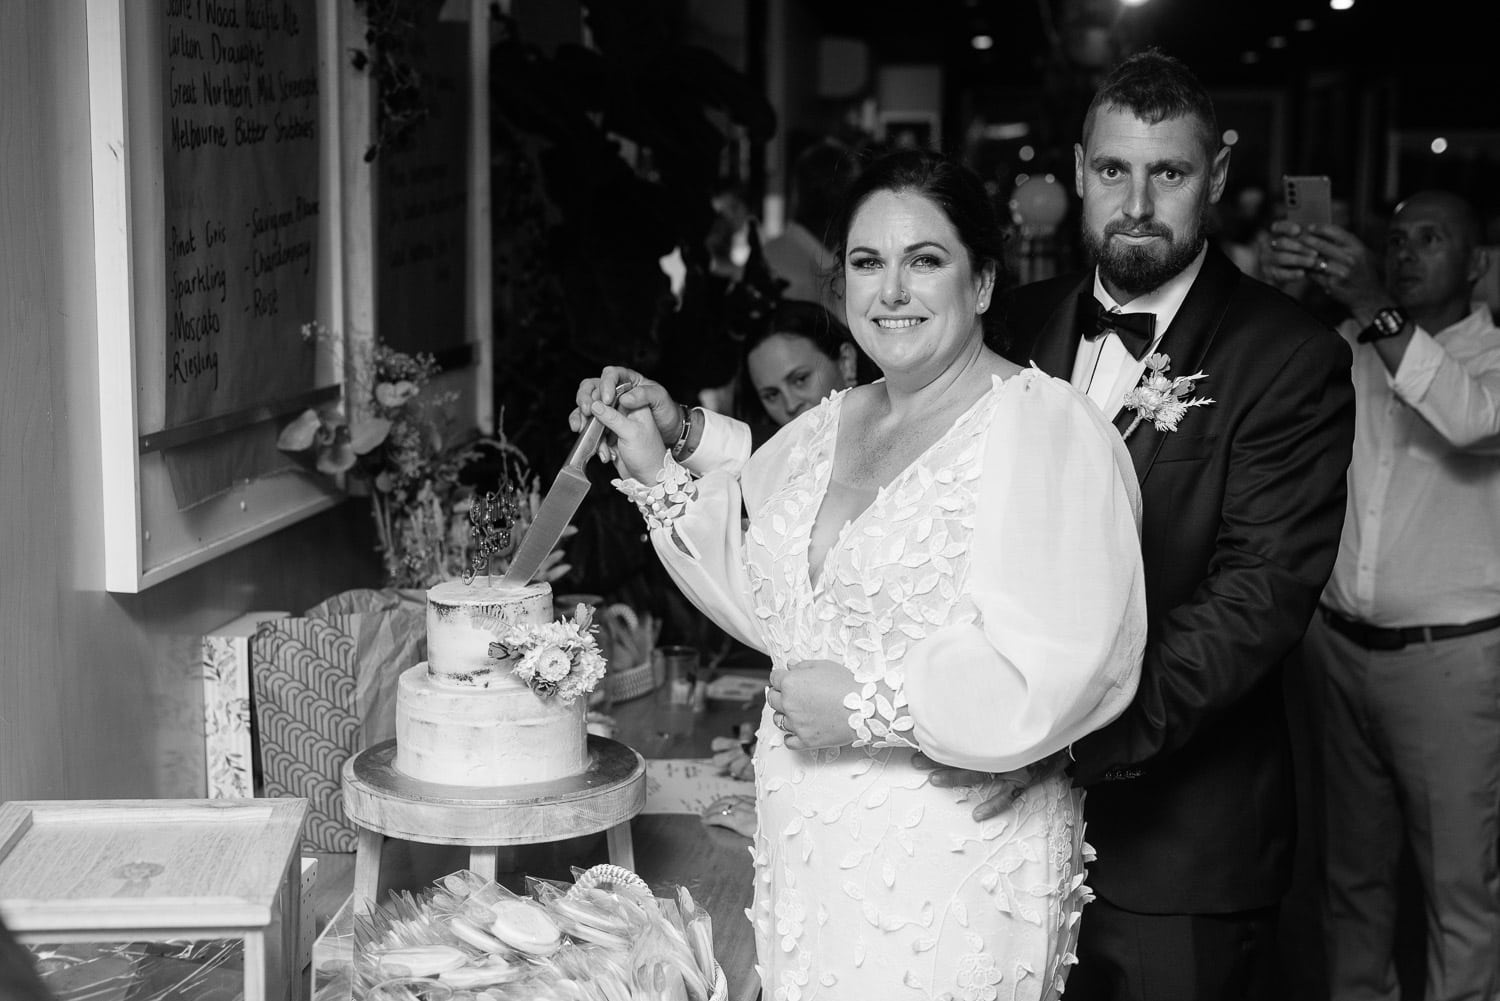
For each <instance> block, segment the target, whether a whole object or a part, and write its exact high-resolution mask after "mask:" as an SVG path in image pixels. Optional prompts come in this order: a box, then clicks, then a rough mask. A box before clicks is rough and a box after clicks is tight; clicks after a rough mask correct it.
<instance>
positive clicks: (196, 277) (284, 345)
mask: <svg viewBox="0 0 1500 1001" xmlns="http://www.w3.org/2000/svg"><path fill="white" fill-rule="evenodd" d="M162 3H163V11H162V15H163V16H162V18H161V31H162V33H163V34H162V40H161V44H162V49H161V52H162V59H161V74H162V79H161V86H162V91H161V93H162V114H161V123H162V124H161V128H162V140H161V149H162V182H163V187H162V190H163V202H164V213H165V219H164V230H163V237H164V246H163V247H162V252H163V253H164V254H165V276H166V307H165V317H164V319H165V323H166V331H165V338H166V351H165V354H164V363H165V383H164V389H165V394H166V399H165V422H166V428H167V429H171V428H175V427H180V426H182V425H185V424H190V423H192V422H201V421H203V420H204V419H205V418H211V417H217V416H221V415H225V414H231V413H236V412H242V411H245V410H246V409H247V408H253V407H255V406H256V405H258V404H265V403H267V402H269V401H271V400H274V399H281V398H285V397H287V396H289V395H292V394H296V393H298V392H299V391H306V390H308V389H310V388H311V387H312V380H313V363H314V352H315V351H316V350H317V345H316V344H314V343H309V342H308V341H307V340H306V339H305V338H304V336H303V330H302V328H303V326H304V325H305V324H307V323H308V322H309V321H310V320H312V319H313V318H314V315H315V312H314V311H315V309H316V308H317V288H318V275H317V267H316V265H317V260H318V235H319V231H320V223H319V216H320V213H321V211H322V206H321V205H320V204H319V131H320V87H321V86H322V84H321V82H320V78H319V72H318V57H319V49H318V38H317V11H316V9H315V4H314V0H162ZM166 460H167V467H168V470H169V472H170V474H171V479H172V486H173V490H174V492H175V494H176V497H177V503H178V506H179V507H189V506H191V505H193V504H196V503H199V502H201V501H202V500H204V499H205V498H208V497H212V496H215V495H216V494H219V493H221V492H222V491H224V490H225V489H227V488H228V487H229V486H230V485H231V484H232V483H234V482H237V481H238V482H243V481H245V480H247V479H253V478H256V477H259V476H263V475H265V474H267V473H270V472H273V471H275V470H277V469H281V468H284V467H285V466H286V465H287V464H288V460H287V457H286V456H285V455H283V454H281V453H280V452H279V451H278V450H277V449H276V447H275V428H274V426H269V427H268V426H264V425H262V426H260V427H250V428H243V429H233V430H228V431H225V432H223V433H220V434H217V435H215V436H214V438H213V439H212V440H207V441H201V440H200V441H197V442H195V443H192V444H187V445H182V446H179V447H176V448H173V449H170V450H168V451H167V453H166Z"/></svg>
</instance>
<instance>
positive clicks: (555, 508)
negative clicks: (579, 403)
mask: <svg viewBox="0 0 1500 1001" xmlns="http://www.w3.org/2000/svg"><path fill="white" fill-rule="evenodd" d="M632 388H634V383H628V382H627V383H621V384H620V385H618V386H616V387H615V399H616V400H618V399H619V398H620V394H621V393H624V392H626V391H627V390H630V389H632ZM603 437H604V425H603V424H601V423H600V422H599V418H597V417H590V418H589V420H588V423H587V424H585V425H584V426H583V431H582V432H581V433H580V434H579V435H578V441H577V443H576V444H574V446H573V450H572V451H571V452H569V453H568V461H567V462H565V463H563V467H562V469H561V471H559V472H558V474H557V478H556V479H555V480H553V481H552V486H551V487H550V488H548V490H547V496H546V497H543V498H542V506H541V507H539V508H538V509H537V512H536V517H535V518H534V519H532V522H531V527H530V528H528V529H527V530H526V535H525V536H524V537H523V538H522V539H521V544H520V545H519V546H517V547H516V555H515V557H514V558H513V559H512V560H511V561H510V568H509V569H508V570H506V571H505V576H504V577H502V578H501V583H502V584H504V585H506V586H510V587H525V586H526V585H527V584H530V583H531V579H532V578H533V577H535V576H536V573H537V571H538V570H540V569H541V567H542V561H543V560H545V559H546V558H547V554H548V553H550V552H552V550H554V549H556V548H557V543H558V540H559V539H561V538H562V534H563V530H564V529H566V528H567V527H568V522H570V521H572V520H573V515H575V514H577V513H578V505H579V504H581V503H582V502H583V498H584V495H585V494H587V493H588V492H589V477H588V472H587V470H586V469H585V468H584V467H585V466H587V465H588V461H589V459H590V458H591V457H592V456H593V455H594V453H595V452H597V451H599V441H600V439H602V438H603Z"/></svg>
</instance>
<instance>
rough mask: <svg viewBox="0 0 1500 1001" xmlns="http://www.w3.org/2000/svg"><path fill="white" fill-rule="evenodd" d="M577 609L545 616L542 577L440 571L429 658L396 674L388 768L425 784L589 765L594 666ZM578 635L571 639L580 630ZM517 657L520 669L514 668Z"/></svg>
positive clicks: (433, 595)
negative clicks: (522, 579) (560, 617)
mask: <svg viewBox="0 0 1500 1001" xmlns="http://www.w3.org/2000/svg"><path fill="white" fill-rule="evenodd" d="M587 628H588V622H587V618H586V616H584V617H583V618H582V620H581V621H578V622H572V623H570V622H567V621H564V622H553V613H552V588H551V586H550V585H548V584H546V583H545V582H539V583H534V584H530V585H528V586H526V587H524V588H519V589H518V588H511V587H501V586H500V584H499V580H498V578H495V579H491V578H489V577H484V576H481V577H477V578H475V580H474V581H473V583H465V582H463V581H461V580H450V581H444V582H443V583H441V584H438V585H437V586H435V587H433V588H431V589H429V590H428V592H427V660H426V661H425V662H423V663H420V664H418V665H416V666H415V667H412V668H409V669H407V670H406V671H405V672H403V673H402V675H401V680H400V686H399V688H398V691H397V697H396V759H395V767H396V770H397V771H400V772H402V773H403V774H406V775H409V776H411V777H412V778H415V779H420V780H422V781H424V782H435V783H441V784H443V785H462V786H509V785H523V784H528V783H534V782H546V781H550V780H553V779H560V778H566V777H568V776H571V775H577V774H579V773H581V772H583V771H584V770H585V769H587V768H588V764H589V755H588V747H587V735H586V733H585V730H584V712H585V708H586V705H587V702H588V699H587V694H586V693H587V691H588V689H590V688H592V687H593V682H594V681H597V678H594V679H593V680H592V681H591V680H590V678H589V676H590V675H591V674H592V673H594V672H595V671H597V673H598V674H601V675H602V673H603V666H602V661H600V662H599V663H598V664H597V665H595V664H593V663H592V662H591V661H589V659H588V658H590V657H592V658H594V659H597V652H594V653H592V654H590V653H589V652H588V651H586V650H585V651H583V653H582V659H583V661H584V662H583V663H582V664H580V644H581V643H586V644H587V645H588V646H589V647H592V643H593V641H592V638H591V637H589V636H588V635H587ZM580 638H581V639H580ZM518 667H520V668H521V671H520V673H517V671H516V669H517V668H518Z"/></svg>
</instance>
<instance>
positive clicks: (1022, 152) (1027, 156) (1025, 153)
mask: <svg viewBox="0 0 1500 1001" xmlns="http://www.w3.org/2000/svg"><path fill="white" fill-rule="evenodd" d="M1016 156H1017V157H1019V158H1020V160H1021V162H1022V163H1030V162H1031V161H1032V160H1033V159H1035V158H1036V150H1035V149H1033V148H1032V147H1030V146H1022V147H1021V148H1020V149H1018V150H1016Z"/></svg>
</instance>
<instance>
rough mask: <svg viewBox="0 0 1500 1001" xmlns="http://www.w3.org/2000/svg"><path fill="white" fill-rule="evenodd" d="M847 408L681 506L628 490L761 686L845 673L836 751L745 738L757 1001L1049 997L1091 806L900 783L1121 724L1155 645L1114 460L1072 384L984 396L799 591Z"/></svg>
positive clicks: (1078, 901) (763, 730)
mask: <svg viewBox="0 0 1500 1001" xmlns="http://www.w3.org/2000/svg"><path fill="white" fill-rule="evenodd" d="M842 403H843V396H842V395H840V396H835V397H833V398H831V399H830V400H828V401H825V402H824V404H823V405H822V406H821V407H819V408H818V409H816V410H815V411H813V412H811V413H809V414H807V415H804V416H803V417H802V418H799V419H798V420H797V421H795V422H793V423H792V424H791V425H789V426H787V427H786V428H784V429H782V431H781V432H780V433H779V434H778V435H777V436H776V437H775V438H774V439H773V440H772V441H770V442H768V443H767V444H766V445H765V446H763V447H762V448H761V449H760V450H759V451H757V452H756V454H755V455H754V456H753V457H751V458H750V460H749V461H748V463H746V464H745V466H744V469H743V472H741V473H739V475H738V476H736V475H735V473H734V470H733V469H730V470H725V469H718V470H714V471H710V472H708V473H707V474H705V475H704V476H703V477H702V478H701V479H698V480H696V481H694V482H693V483H692V484H687V483H686V482H685V477H686V474H685V473H683V472H682V471H681V469H680V468H679V467H675V465H674V464H669V468H668V470H667V471H666V472H665V473H664V476H663V482H662V483H659V484H657V485H656V489H655V490H654V492H652V495H651V496H650V497H647V496H646V488H644V487H643V486H641V485H640V484H637V483H635V482H634V481H626V483H625V484H623V485H622V489H625V490H626V492H627V493H632V492H633V493H634V494H635V495H636V496H637V499H638V501H642V502H644V503H643V510H646V509H647V508H650V511H649V512H648V520H649V521H650V522H651V523H652V527H653V532H652V536H653V540H654V542H655V545H656V548H657V550H658V552H659V553H660V555H661V557H662V559H663V560H664V562H665V563H666V565H667V566H668V568H669V569H670V571H671V572H672V574H673V576H674V577H675V578H676V579H677V581H678V582H679V584H680V585H681V586H682V588H683V590H684V592H685V593H686V594H687V595H688V596H689V597H690V598H691V599H692V600H693V601H694V602H695V603H696V604H697V605H698V607H700V608H701V609H702V610H703V611H704V612H705V613H706V614H708V615H709V616H710V617H712V618H714V619H715V620H716V621H718V622H719V623H720V624H722V625H723V626H724V627H725V628H726V629H728V630H730V631H731V632H733V633H735V634H737V635H738V636H740V637H741V638H742V639H744V640H745V641H746V642H748V643H751V644H753V645H755V646H757V647H759V648H761V649H764V650H765V651H767V652H768V653H769V655H770V656H771V658H772V661H773V663H775V664H777V665H790V666H795V665H796V664H798V663H799V662H801V661H804V660H810V659H831V660H835V661H839V662H842V663H843V664H845V665H846V666H847V667H848V669H849V672H850V675H851V688H854V689H855V691H856V694H855V695H853V696H851V700H850V702H849V703H847V704H848V705H850V709H851V714H850V722H851V732H850V737H851V740H853V741H854V743H853V744H851V745H847V746H843V747H834V748H827V749H823V750H817V751H804V752H798V751H793V750H790V749H788V748H787V747H786V746H785V745H784V742H783V734H782V733H781V731H780V730H778V729H777V728H776V727H775V726H773V725H772V723H771V714H770V712H769V710H767V712H766V713H765V714H764V715H763V716H762V719H761V724H760V730H759V742H758V744H757V745H756V757H755V773H756V775H755V782H756V794H757V801H758V811H759V830H758V831H757V833H756V837H755V843H754V846H753V848H752V854H753V856H754V860H755V869H756V885H755V899H754V906H753V908H752V909H751V911H750V912H749V916H750V918H751V920H752V922H753V923H754V927H755V933H756V940H757V949H758V955H759V972H760V974H761V977H762V981H763V984H764V995H763V996H764V997H765V998H766V999H767V1001H771V999H775V1001H799V999H808V1001H810V999H818V998H840V999H850V1001H856V999H875V998H878V999H882V1001H888V999H899V998H949V997H952V998H962V999H993V998H1005V999H1011V998H1026V999H1036V998H1045V997H1051V996H1054V994H1055V993H1056V991H1057V989H1058V987H1059V985H1060V983H1061V978H1062V976H1063V975H1064V971H1065V964H1066V962H1067V961H1071V958H1072V957H1071V956H1070V955H1068V950H1069V949H1070V947H1071V942H1072V941H1073V937H1074V934H1075V931H1074V924H1075V922H1076V921H1077V920H1078V912H1079V909H1080V907H1081V906H1082V902H1083V898H1084V894H1085V893H1086V887H1084V886H1083V885H1082V883H1083V879H1084V872H1083V869H1082V850H1083V824H1082V820H1081V817H1080V813H1079V810H1080V804H1081V794H1080V793H1077V792H1074V791H1073V790H1072V789H1071V788H1070V786H1069V784H1068V782H1067V780H1066V779H1065V778H1062V777H1059V778H1054V779H1051V780H1048V781H1045V782H1042V783H1040V784H1038V785H1035V786H1033V787H1032V788H1031V789H1029V790H1028V791H1027V792H1026V793H1025V794H1024V795H1023V796H1021V797H1020V798H1019V799H1018V800H1016V802H1015V804H1014V806H1013V807H1012V808H1011V809H1010V810H1008V811H1007V812H1005V813H1003V814H1002V815H1000V816H999V817H997V818H996V819H994V820H992V821H989V822H988V823H985V824H979V823H976V822H975V821H974V820H973V818H972V816H971V810H972V808H973V806H974V805H975V803H976V802H977V801H978V797H977V796H976V795H975V794H973V793H968V794H965V793H964V792H963V791H960V790H952V789H941V788H937V787H934V786H932V785H930V784H929V782H928V778H927V775H928V773H926V772H924V771H919V770H917V769H915V768H913V767H912V766H911V764H910V761H911V757H912V754H913V750H914V749H915V748H920V749H921V750H923V751H925V752H926V753H927V754H928V755H929V756H930V757H933V758H936V759H938V760H942V761H946V762H948V763H951V764H957V765H963V766H966V767H973V768H977V769H981V770H985V771H999V770H1008V769H1011V768H1015V767H1019V766H1021V765H1024V764H1027V763H1030V762H1032V761H1034V760H1036V759H1039V758H1041V757H1043V756H1045V755H1048V754H1050V753H1052V752H1054V751H1057V750H1059V749H1060V748H1064V747H1066V746H1067V744H1068V743H1069V742H1070V741H1071V740H1073V739H1074V738H1076V737H1078V736H1080V735H1082V734H1084V733H1086V732H1088V731H1089V730H1092V729H1094V728H1096V727H1098V726H1100V725H1102V724H1103V723H1104V722H1106V721H1108V720H1109V719H1111V718H1113V717H1114V716H1115V715H1117V714H1118V713H1119V711H1120V710H1121V709H1123V707H1124V705H1125V703H1126V702H1127V701H1128V700H1129V698H1130V696H1131V695H1132V694H1133V692H1134V688H1135V682H1136V679H1137V672H1138V665H1139V660H1140V649H1141V644H1142V642H1143V640H1144V634H1145V626H1144V618H1145V604H1144V596H1143V591H1142V587H1141V576H1140V562H1139V542H1138V536H1137V529H1136V511H1137V509H1138V491H1137V490H1136V488H1135V481H1134V473H1133V472H1132V471H1131V469H1130V466H1129V458H1128V456H1127V455H1126V453H1125V451H1124V448H1123V447H1122V446H1121V443H1120V440H1119V435H1118V432H1116V431H1115V430H1114V429H1113V428H1112V427H1110V426H1109V425H1108V424H1106V423H1104V421H1103V420H1102V418H1100V417H1099V416H1098V415H1097V413H1096V412H1095V411H1094V410H1093V409H1092V408H1091V405H1090V404H1088V403H1087V402H1086V401H1085V400H1084V399H1083V398H1082V397H1081V396H1079V395H1078V394H1077V393H1076V392H1074V391H1073V390H1072V389H1071V388H1070V387H1068V386H1067V384H1066V383H1063V382H1060V381H1058V380H1054V379H1051V378H1049V377H1047V376H1045V375H1044V374H1042V373H1041V372H1039V371H1037V370H1034V369H1032V370H1027V371H1025V372H1023V373H1021V374H1020V375H1018V376H1015V377H1013V378H1012V379H1010V380H1007V381H1005V382H1001V381H1000V380H999V379H996V380H995V381H994V384H993V387H992V388H991V390H990V391H989V392H988V393H986V394H985V395H984V396H983V397H982V398H980V399H979V400H978V401H977V402H976V403H975V404H974V405H973V406H972V407H971V408H970V409H969V410H968V411H967V412H966V413H965V414H964V415H963V416H962V417H961V418H959V420H958V421H956V422H955V424H954V425H953V426H952V427H951V428H950V430H949V431H948V432H947V433H946V434H945V435H944V436H943V437H942V438H941V439H940V440H939V441H938V442H937V443H935V444H934V445H932V446H931V447H930V448H929V449H928V450H927V451H926V452H925V453H924V454H923V455H922V456H921V457H920V458H919V459H918V460H917V461H916V462H914V463H913V464H912V465H911V466H910V467H909V468H908V469H907V470H905V471H904V472H903V473H902V474H901V475H900V476H899V477H897V479H896V480H895V481H894V482H892V483H891V484H889V485H888V486H887V487H885V488H884V489H882V490H881V491H880V492H879V493H878V495H877V496H876V497H875V499H874V501H873V502H872V503H870V505H869V507H868V508H867V509H865V510H864V512H863V513H862V514H860V515H858V517H856V518H855V519H854V520H853V521H852V522H850V523H849V524H847V525H845V526H844V527H843V529H842V530H841V531H840V532H839V534H838V537H837V540H836V541H835V542H834V543H833V544H832V545H831V546H830V547H829V548H828V551H827V555H826V557H825V559H824V562H823V565H822V567H821V572H818V573H813V572H812V568H811V567H810V566H809V562H808V553H809V540H810V538H811V537H812V534H813V528H814V522H815V519H816V517H817V514H818V510H819V507H820V505H821V504H822V501H823V498H824V497H825V495H826V492H827V490H828V488H829V478H830V471H831V469H832V467H833V452H834V447H835V443H836V440H837V436H838V428H839V419H840V413H841V409H842ZM742 490H743V497H744V499H745V502H746V510H748V511H749V512H750V526H749V529H748V531H745V532H742V531H741V518H740V498H741V491H742ZM856 706H857V708H856Z"/></svg>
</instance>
